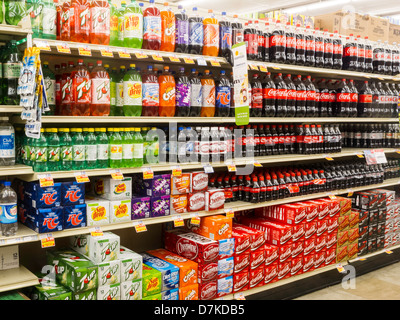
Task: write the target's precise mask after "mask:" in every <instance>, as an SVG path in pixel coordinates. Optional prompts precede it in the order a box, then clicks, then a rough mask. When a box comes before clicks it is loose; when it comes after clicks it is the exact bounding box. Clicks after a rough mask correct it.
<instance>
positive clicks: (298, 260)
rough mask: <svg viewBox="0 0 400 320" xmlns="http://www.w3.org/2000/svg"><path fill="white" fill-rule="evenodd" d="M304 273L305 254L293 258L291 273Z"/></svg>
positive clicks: (294, 274)
mask: <svg viewBox="0 0 400 320" xmlns="http://www.w3.org/2000/svg"><path fill="white" fill-rule="evenodd" d="M302 273H303V255H300V256H298V257H295V258H292V264H291V269H290V275H291V276H296V275H299V274H302Z"/></svg>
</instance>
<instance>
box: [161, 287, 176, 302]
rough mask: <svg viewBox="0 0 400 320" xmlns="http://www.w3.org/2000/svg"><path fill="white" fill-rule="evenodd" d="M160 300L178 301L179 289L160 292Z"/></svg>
mask: <svg viewBox="0 0 400 320" xmlns="http://www.w3.org/2000/svg"><path fill="white" fill-rule="evenodd" d="M161 300H179V289H178V288H176V289H170V290H165V291H161Z"/></svg>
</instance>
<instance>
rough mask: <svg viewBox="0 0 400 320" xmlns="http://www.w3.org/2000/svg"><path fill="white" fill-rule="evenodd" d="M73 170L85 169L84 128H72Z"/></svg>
mask: <svg viewBox="0 0 400 320" xmlns="http://www.w3.org/2000/svg"><path fill="white" fill-rule="evenodd" d="M71 132H72V170H83V169H85V168H86V167H85V158H86V155H85V138H84V137H83V134H82V128H72V129H71Z"/></svg>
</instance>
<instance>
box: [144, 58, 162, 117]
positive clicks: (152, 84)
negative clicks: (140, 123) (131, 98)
mask: <svg viewBox="0 0 400 320" xmlns="http://www.w3.org/2000/svg"><path fill="white" fill-rule="evenodd" d="M142 81H143V84H142V86H143V88H142V103H143V109H142V116H145V117H156V116H158V107H159V105H160V85H159V83H158V78H157V75H156V73H155V72H154V71H153V67H152V66H150V65H149V66H147V72H145V73H144V74H143V76H142Z"/></svg>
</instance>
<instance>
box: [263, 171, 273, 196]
mask: <svg viewBox="0 0 400 320" xmlns="http://www.w3.org/2000/svg"><path fill="white" fill-rule="evenodd" d="M265 186H266V192H265V201H271V200H272V198H273V192H274V186H273V185H272V182H271V176H270V175H269V174H266V175H265Z"/></svg>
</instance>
